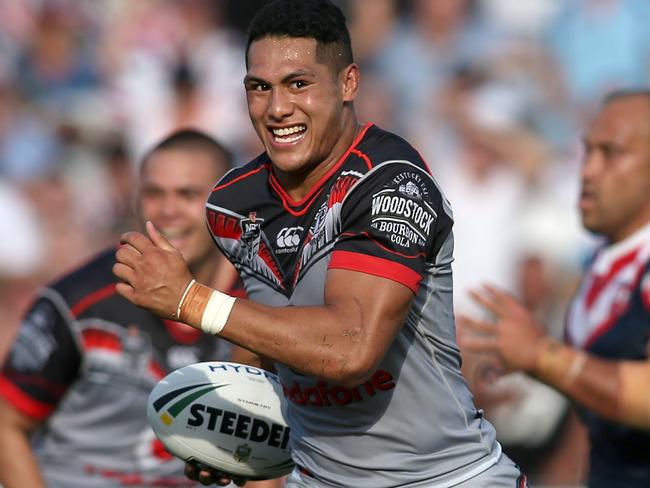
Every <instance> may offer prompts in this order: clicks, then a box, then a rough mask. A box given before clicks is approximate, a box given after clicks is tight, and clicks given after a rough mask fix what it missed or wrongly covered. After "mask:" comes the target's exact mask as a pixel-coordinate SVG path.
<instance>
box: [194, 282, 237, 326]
mask: <svg viewBox="0 0 650 488" xmlns="http://www.w3.org/2000/svg"><path fill="white" fill-rule="evenodd" d="M235 300H236V299H235V297H231V296H230V295H226V294H225V293H221V292H220V291H216V290H214V291H213V292H212V294H211V295H210V299H209V300H208V304H207V305H206V306H205V310H204V311H203V316H202V317H201V329H202V330H203V332H206V333H207V334H212V335H216V334H218V333H219V332H221V330H222V329H223V328H224V326H225V325H226V322H227V321H228V317H229V316H230V311H231V310H232V307H233V305H235Z"/></svg>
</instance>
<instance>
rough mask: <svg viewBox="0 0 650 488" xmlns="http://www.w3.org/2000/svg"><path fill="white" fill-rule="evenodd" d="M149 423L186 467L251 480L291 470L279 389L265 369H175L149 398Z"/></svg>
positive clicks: (217, 365)
mask: <svg viewBox="0 0 650 488" xmlns="http://www.w3.org/2000/svg"><path fill="white" fill-rule="evenodd" d="M147 418H148V419H149V424H150V425H151V428H152V429H153V431H154V432H155V434H156V436H157V437H158V438H159V439H160V441H161V442H162V443H163V445H164V446H165V447H166V448H167V450H168V451H169V452H171V453H172V454H174V455H175V456H177V457H179V458H180V459H182V460H184V461H199V462H201V463H204V464H207V465H208V466H211V467H213V468H216V469H218V470H221V471H224V472H226V473H230V474H232V475H237V476H243V477H246V478H249V479H253V480H259V479H270V478H277V477H280V476H283V475H285V474H287V473H289V472H290V471H291V470H292V469H293V461H292V460H291V453H290V450H289V427H288V426H287V423H286V421H285V410H284V397H283V395H282V386H281V385H280V381H279V380H278V378H277V376H276V375H274V374H273V373H270V372H268V371H265V370H263V369H259V368H254V367H252V366H246V365H243V364H239V363H232V362H223V361H209V362H203V363H196V364H191V365H189V366H185V367H183V368H180V369H177V370H175V371H173V372H171V373H170V374H168V375H167V376H166V377H164V378H163V379H162V380H160V382H159V383H158V384H157V385H156V386H155V387H154V388H153V390H152V391H151V393H150V394H149V401H148V403H147Z"/></svg>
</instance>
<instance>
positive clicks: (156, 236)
mask: <svg viewBox="0 0 650 488" xmlns="http://www.w3.org/2000/svg"><path fill="white" fill-rule="evenodd" d="M145 227H146V228H147V234H149V238H150V239H151V241H152V242H153V243H154V244H155V245H156V247H159V248H160V249H163V250H165V251H175V250H176V248H175V247H174V246H172V245H171V243H170V242H169V241H168V240H167V238H166V237H165V236H164V235H162V234H161V233H160V231H159V230H158V229H156V226H155V225H153V224H152V223H151V221H150V220H147V222H146V223H145Z"/></svg>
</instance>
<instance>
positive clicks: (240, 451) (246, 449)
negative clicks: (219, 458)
mask: <svg viewBox="0 0 650 488" xmlns="http://www.w3.org/2000/svg"><path fill="white" fill-rule="evenodd" d="M251 452H253V450H252V449H251V448H250V446H249V445H248V444H240V445H239V446H237V449H235V452H234V454H233V455H232V457H233V458H235V461H237V462H238V463H245V462H246V461H248V458H250V457H251Z"/></svg>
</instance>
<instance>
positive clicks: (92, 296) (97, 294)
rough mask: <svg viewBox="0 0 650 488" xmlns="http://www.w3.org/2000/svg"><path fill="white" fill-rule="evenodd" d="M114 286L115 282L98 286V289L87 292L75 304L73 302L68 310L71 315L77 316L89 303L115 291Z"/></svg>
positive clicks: (91, 303)
mask: <svg viewBox="0 0 650 488" xmlns="http://www.w3.org/2000/svg"><path fill="white" fill-rule="evenodd" d="M116 286H117V285H116V283H111V284H110V285H106V286H105V287H104V288H100V289H99V290H95V291H94V292H92V293H89V294H88V295H86V296H85V297H83V298H82V299H81V300H79V301H78V302H77V303H76V304H74V305H73V306H72V307H71V308H70V312H72V315H74V317H75V318H76V317H78V316H79V315H80V314H81V313H82V312H83V311H84V310H86V309H87V308H88V307H90V306H91V305H94V304H95V303H97V302H100V301H102V300H103V299H104V298H107V297H110V296H111V295H114V294H115V293H117V292H116V290H115V287H116Z"/></svg>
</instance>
